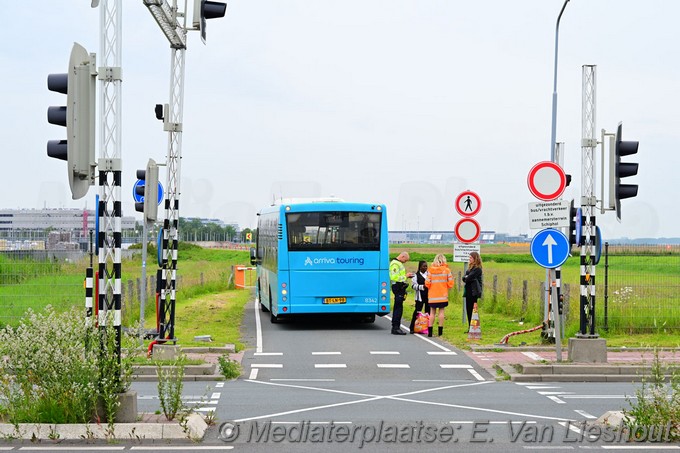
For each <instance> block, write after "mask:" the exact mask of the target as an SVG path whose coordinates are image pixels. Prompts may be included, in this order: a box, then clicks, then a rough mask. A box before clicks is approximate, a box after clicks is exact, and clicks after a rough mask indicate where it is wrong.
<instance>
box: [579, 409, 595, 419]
mask: <svg viewBox="0 0 680 453" xmlns="http://www.w3.org/2000/svg"><path fill="white" fill-rule="evenodd" d="M574 412H576V413H577V414H579V415H580V416H581V417H584V418H597V417H595V416H594V415H591V414H589V413H588V412H586V411H582V410H579V409H574Z"/></svg>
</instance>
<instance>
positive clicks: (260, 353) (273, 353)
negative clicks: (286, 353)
mask: <svg viewBox="0 0 680 453" xmlns="http://www.w3.org/2000/svg"><path fill="white" fill-rule="evenodd" d="M253 355H257V356H270V355H283V352H256V353H255V354H253Z"/></svg>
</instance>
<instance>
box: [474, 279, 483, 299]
mask: <svg viewBox="0 0 680 453" xmlns="http://www.w3.org/2000/svg"><path fill="white" fill-rule="evenodd" d="M475 289H476V290H477V298H478V299H481V298H482V291H483V288H482V283H481V282H480V281H479V279H475Z"/></svg>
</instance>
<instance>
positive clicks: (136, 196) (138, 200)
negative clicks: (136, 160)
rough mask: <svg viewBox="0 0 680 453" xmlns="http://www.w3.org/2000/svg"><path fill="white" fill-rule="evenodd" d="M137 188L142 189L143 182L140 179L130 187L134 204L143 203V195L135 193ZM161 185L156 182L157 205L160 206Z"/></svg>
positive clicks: (161, 199)
mask: <svg viewBox="0 0 680 453" xmlns="http://www.w3.org/2000/svg"><path fill="white" fill-rule="evenodd" d="M137 187H144V181H143V180H141V179H138V180H137V181H136V182H135V183H134V184H133V185H132V198H133V199H134V200H135V203H144V195H139V194H138V193H137ZM163 195H164V193H163V184H161V183H160V181H159V182H158V205H159V206H160V205H161V203H162V202H163Z"/></svg>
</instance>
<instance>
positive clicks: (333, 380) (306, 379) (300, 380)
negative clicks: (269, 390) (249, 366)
mask: <svg viewBox="0 0 680 453" xmlns="http://www.w3.org/2000/svg"><path fill="white" fill-rule="evenodd" d="M270 381H280V382H335V379H310V378H289V379H284V378H280V379H274V378H272V379H270Z"/></svg>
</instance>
